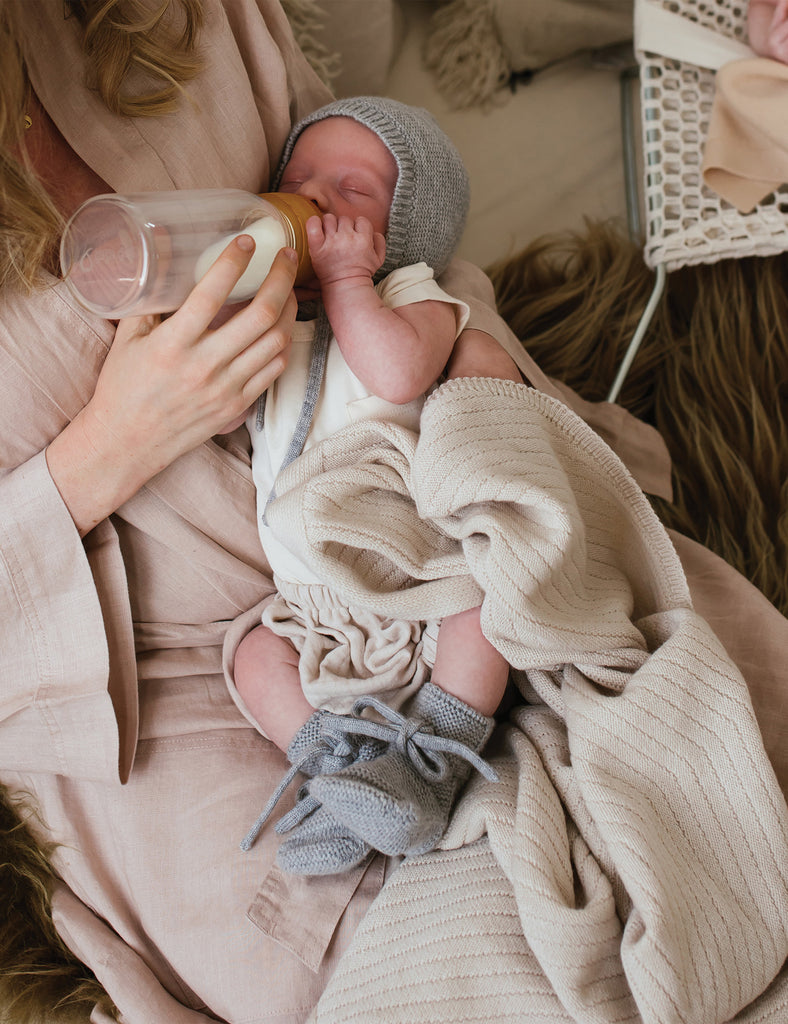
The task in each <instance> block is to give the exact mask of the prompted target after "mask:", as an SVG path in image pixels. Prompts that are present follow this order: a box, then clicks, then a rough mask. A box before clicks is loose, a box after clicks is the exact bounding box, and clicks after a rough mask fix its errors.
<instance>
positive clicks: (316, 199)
mask: <svg viewBox="0 0 788 1024" xmlns="http://www.w3.org/2000/svg"><path fill="white" fill-rule="evenodd" d="M298 194H299V195H301V196H303V197H304V198H305V199H311V200H312V202H313V203H316V204H317V206H318V209H319V210H320V212H321V213H326V212H327V209H328V206H327V198H328V192H327V189H326V188H325V186H323V185H322V184H321V183H320V181H318V180H317V179H316V178H308V179H307V180H306V181H304V182H302V184H301V186H300V187H299V189H298Z"/></svg>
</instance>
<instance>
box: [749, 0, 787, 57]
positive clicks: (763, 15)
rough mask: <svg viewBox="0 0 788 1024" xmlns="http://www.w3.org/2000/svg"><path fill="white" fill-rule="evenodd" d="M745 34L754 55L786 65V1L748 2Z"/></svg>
mask: <svg viewBox="0 0 788 1024" xmlns="http://www.w3.org/2000/svg"><path fill="white" fill-rule="evenodd" d="M747 33H748V35H749V40H750V46H751V47H752V48H753V50H755V52H756V53H758V54H760V55H761V56H762V57H771V58H772V59H773V60H779V61H782V62H783V63H788V0H750V6H749V8H748V11H747Z"/></svg>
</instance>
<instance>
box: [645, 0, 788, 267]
mask: <svg viewBox="0 0 788 1024" xmlns="http://www.w3.org/2000/svg"><path fill="white" fill-rule="evenodd" d="M746 21H747V0H636V4H635V50H636V54H637V58H638V63H639V65H640V101H641V123H642V132H643V159H644V170H645V214H646V226H645V234H646V239H645V252H644V257H645V260H646V263H647V264H648V265H649V266H650V267H657V266H658V265H660V264H664V265H665V267H666V269H667V270H668V271H671V270H675V269H677V268H678V267H681V266H686V265H688V264H693V263H713V262H716V261H717V260H721V259H726V258H733V257H741V256H770V255H773V254H775V253H779V252H783V251H784V250H786V249H788V220H786V212H788V190H786V189H784V188H782V189H780V190H779V191H778V192H775V193H773V194H772V195H771V196H768V197H767V198H766V199H765V200H763V201H762V202H761V203H760V204H759V205H758V206H757V207H756V209H755V210H754V211H753V212H752V213H748V214H740V213H739V212H738V211H737V210H736V209H735V208H734V207H733V206H731V205H730V203H728V202H726V201H725V200H723V199H721V198H720V197H719V196H718V195H716V193H714V192H712V191H711V190H710V189H709V188H707V187H706V186H705V185H704V184H703V180H702V177H701V162H702V159H703V147H704V144H705V140H706V135H707V132H708V126H709V115H710V113H711V106H712V100H713V98H714V71H715V69H716V68H718V67H720V66H721V65H722V64H723V63H725V62H726V61H728V60H731V59H737V58H741V57H749V56H752V55H753V54H752V51H751V50H750V49H749V47H747V46H746V45H745V40H746V37H747V25H746Z"/></svg>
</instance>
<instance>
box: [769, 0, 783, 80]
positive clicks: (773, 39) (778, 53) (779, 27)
mask: <svg viewBox="0 0 788 1024" xmlns="http://www.w3.org/2000/svg"><path fill="white" fill-rule="evenodd" d="M765 56H767V57H771V58H772V59H773V60H779V61H782V62H783V63H784V64H788V0H777V3H776V4H775V5H774V14H773V15H772V20H771V24H770V25H769V31H768V32H767V35H766V54H765Z"/></svg>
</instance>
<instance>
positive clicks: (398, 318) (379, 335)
mask: <svg viewBox="0 0 788 1024" xmlns="http://www.w3.org/2000/svg"><path fill="white" fill-rule="evenodd" d="M307 235H308V238H309V253H310V256H311V258H312V266H313V268H314V271H315V274H316V276H317V278H318V280H319V281H320V288H321V294H322V299H323V305H324V306H325V309H326V314H327V315H328V319H329V322H330V324H331V329H332V330H333V332H334V334H335V335H336V338H337V342H338V344H339V348H340V350H341V352H342V355H343V356H344V357H345V359H346V361H347V364H348V366H349V367H350V369H351V370H352V371H353V373H355V375H356V376H357V377H358V378H359V380H360V381H362V383H363V384H364V385H366V387H368V388H369V390H370V391H371V392H372V393H373V394H375V395H377V396H378V397H379V398H385V399H387V400H388V401H390V402H395V403H397V404H403V403H405V402H409V401H411V400H412V399H414V398H416V397H418V396H419V395H421V394H423V393H424V392H425V391H427V389H428V388H429V387H430V386H431V385H432V384H433V383H434V382H435V381H436V380H437V378H438V376H439V375H440V373H441V371H442V370H443V368H444V366H445V365H446V361H447V360H448V358H449V355H450V353H451V351H452V346H453V345H454V338H455V333H456V320H455V314H454V308H453V307H452V306H451V305H450V304H449V303H447V302H439V301H435V300H427V301H425V302H414V303H410V304H408V305H404V306H399V307H398V308H397V309H390V308H389V307H388V306H386V305H385V304H384V303H383V301H382V300H381V299H380V297H379V295H378V294H377V292H376V291H375V286H374V284H373V281H372V278H373V275H374V274H375V272H376V271H377V270H378V269H379V268H380V267H381V266H382V264H383V260H384V259H385V254H386V243H385V240H384V238H383V235H381V234H380V233H378V232H375V231H373V228H372V224H371V223H370V222H369V221H368V220H367V219H366V218H365V217H358V218H356V220H355V221H354V220H352V219H351V218H350V217H340V218H339V219H337V218H336V217H334V216H332V215H331V214H327V215H326V216H325V217H324V218H323V220H322V222H321V221H320V219H319V218H318V217H313V218H310V220H309V221H308V222H307Z"/></svg>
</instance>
